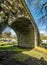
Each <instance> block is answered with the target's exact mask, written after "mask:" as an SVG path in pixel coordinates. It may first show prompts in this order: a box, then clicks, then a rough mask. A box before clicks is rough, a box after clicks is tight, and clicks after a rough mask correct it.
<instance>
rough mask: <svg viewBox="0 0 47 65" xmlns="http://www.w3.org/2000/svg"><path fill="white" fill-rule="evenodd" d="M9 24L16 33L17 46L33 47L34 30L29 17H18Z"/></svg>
mask: <svg viewBox="0 0 47 65" xmlns="http://www.w3.org/2000/svg"><path fill="white" fill-rule="evenodd" d="M9 26H10V27H11V28H12V29H13V30H14V31H15V32H16V34H17V38H18V46H19V47H30V48H33V47H35V35H34V32H35V30H34V27H33V25H32V23H31V21H30V20H29V19H27V18H23V17H21V18H18V19H17V20H16V21H15V22H13V23H12V24H11V25H9Z"/></svg>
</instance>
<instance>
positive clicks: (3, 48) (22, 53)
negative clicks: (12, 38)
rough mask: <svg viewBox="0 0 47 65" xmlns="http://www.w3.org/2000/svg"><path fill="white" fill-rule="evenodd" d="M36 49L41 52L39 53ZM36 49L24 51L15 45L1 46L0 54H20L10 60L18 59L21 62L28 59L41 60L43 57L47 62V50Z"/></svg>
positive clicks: (14, 55) (12, 56)
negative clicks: (3, 52) (8, 52)
mask: <svg viewBox="0 0 47 65" xmlns="http://www.w3.org/2000/svg"><path fill="white" fill-rule="evenodd" d="M36 49H37V50H39V51H41V52H39V51H37V50H36ZM36 49H35V48H34V49H22V48H18V47H17V46H15V45H14V46H13V45H4V46H0V52H1V51H11V52H12V51H15V52H18V53H15V54H13V55H11V56H10V58H16V59H18V60H19V61H24V60H26V59H28V58H29V57H35V58H37V59H40V58H41V57H43V58H44V59H45V60H46V61H47V55H46V54H44V53H47V50H46V49H44V48H41V47H37V48H36ZM42 52H43V53H42Z"/></svg>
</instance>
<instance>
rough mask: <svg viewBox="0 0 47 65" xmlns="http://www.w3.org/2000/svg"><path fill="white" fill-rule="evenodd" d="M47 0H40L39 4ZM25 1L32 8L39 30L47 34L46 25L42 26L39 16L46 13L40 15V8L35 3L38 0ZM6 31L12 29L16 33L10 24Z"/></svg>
mask: <svg viewBox="0 0 47 65" xmlns="http://www.w3.org/2000/svg"><path fill="white" fill-rule="evenodd" d="M46 1H47V0H40V4H39V5H40V6H41V5H42V4H44V3H45V2H46ZM25 2H26V4H27V6H28V8H29V10H30V12H31V14H32V16H33V18H34V20H35V22H36V24H37V26H38V29H39V32H40V33H43V34H45V35H47V32H46V30H45V28H46V26H45V25H43V26H42V23H38V20H39V18H41V17H42V16H43V15H44V14H45V12H44V13H43V14H41V13H40V14H39V15H38V12H39V8H35V7H34V6H35V5H34V3H35V2H36V0H25ZM34 8H35V10H34ZM4 31H10V32H11V33H12V35H15V33H14V31H13V30H12V29H11V28H9V27H8V26H7V28H6V29H5V30H4Z"/></svg>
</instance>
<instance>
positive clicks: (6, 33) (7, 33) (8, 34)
mask: <svg viewBox="0 0 47 65" xmlns="http://www.w3.org/2000/svg"><path fill="white" fill-rule="evenodd" d="M10 36H11V32H4V33H3V34H2V37H5V38H10Z"/></svg>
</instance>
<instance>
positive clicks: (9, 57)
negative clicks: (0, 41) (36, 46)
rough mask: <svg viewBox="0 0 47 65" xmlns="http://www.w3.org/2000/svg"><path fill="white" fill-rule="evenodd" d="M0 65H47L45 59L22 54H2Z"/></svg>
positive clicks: (5, 52)
mask: <svg viewBox="0 0 47 65" xmlns="http://www.w3.org/2000/svg"><path fill="white" fill-rule="evenodd" d="M0 65H47V62H46V61H45V60H44V58H43V57H41V58H40V59H37V58H35V57H32V56H29V55H27V54H24V53H22V52H16V51H2V52H0Z"/></svg>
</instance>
